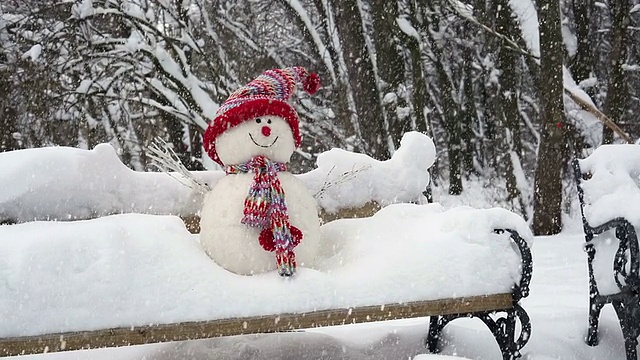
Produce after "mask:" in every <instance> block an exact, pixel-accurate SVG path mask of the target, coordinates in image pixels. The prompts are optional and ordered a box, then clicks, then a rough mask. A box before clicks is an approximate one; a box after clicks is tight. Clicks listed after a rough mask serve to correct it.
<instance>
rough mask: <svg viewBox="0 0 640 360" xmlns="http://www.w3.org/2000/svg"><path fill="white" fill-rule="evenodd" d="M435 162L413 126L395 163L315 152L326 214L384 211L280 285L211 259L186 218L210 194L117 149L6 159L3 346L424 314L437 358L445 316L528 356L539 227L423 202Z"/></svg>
mask: <svg viewBox="0 0 640 360" xmlns="http://www.w3.org/2000/svg"><path fill="white" fill-rule="evenodd" d="M434 157H435V148H434V147H433V143H432V142H431V140H430V139H428V138H426V137H425V136H424V135H421V134H418V133H408V134H406V135H405V137H404V138H403V141H402V143H401V147H400V148H399V149H398V150H397V151H396V152H395V153H394V155H393V157H392V159H390V160H387V161H382V162H381V161H376V160H373V159H371V158H369V157H366V156H364V155H362V154H354V153H350V152H347V151H344V150H339V149H333V150H331V151H329V152H326V153H324V154H321V155H320V156H319V158H318V163H317V169H315V170H313V171H311V172H309V173H306V174H302V175H299V176H300V179H301V180H302V181H303V182H304V183H305V184H307V185H308V187H309V189H310V190H311V192H312V193H313V194H316V199H317V200H318V203H319V205H320V207H321V208H322V209H323V210H324V211H325V212H326V213H327V214H330V215H331V217H333V218H335V217H336V214H337V213H338V212H339V211H342V210H343V209H349V208H361V207H362V206H365V207H366V209H367V211H368V212H369V213H368V214H366V215H371V214H372V213H374V212H376V210H378V208H379V207H380V206H382V207H383V209H382V210H380V211H378V212H377V213H376V214H375V215H374V216H372V217H369V218H361V219H342V220H336V221H331V222H327V223H325V224H324V225H323V226H322V227H321V229H320V230H321V235H322V236H323V239H324V240H325V241H324V244H325V248H324V252H323V260H322V261H321V262H319V264H317V266H315V267H314V268H313V269H310V268H307V267H304V266H302V267H301V269H300V271H299V272H298V273H297V274H296V276H295V277H294V278H292V279H288V280H285V279H282V278H280V277H279V276H277V275H274V274H262V275H256V276H238V275H235V274H232V273H230V272H228V271H226V270H224V269H222V268H221V267H219V266H217V265H216V264H215V263H214V262H213V261H211V259H210V258H209V257H207V256H206V255H205V253H204V251H203V250H202V248H201V247H200V245H199V242H198V235H197V234H192V233H190V232H188V231H187V229H186V228H185V225H184V224H183V221H182V220H181V219H180V218H179V217H178V216H180V217H181V218H183V219H193V218H194V216H196V215H197V212H198V209H199V208H200V206H201V200H202V199H201V197H202V194H201V193H200V192H198V191H197V189H192V188H189V187H187V186H183V185H180V183H179V182H178V181H176V180H174V179H172V178H171V177H169V176H168V175H167V174H163V173H140V172H134V171H131V170H130V169H128V168H126V167H125V166H124V165H123V164H122V163H121V162H120V160H119V159H118V157H117V156H116V154H115V152H114V150H113V148H111V147H110V146H108V145H100V146H98V147H96V148H95V149H94V150H91V151H88V150H80V149H71V148H48V149H30V150H24V151H15V152H8V153H2V154H0V167H2V168H3V172H2V173H0V221H3V220H8V222H11V223H16V224H14V225H5V226H0V325H1V326H0V356H10V355H19V354H31V353H42V352H54V351H62V350H74V349H85V348H97V347H107V346H109V347H112V346H125V345H134V344H146V343H154V342H163V341H179V340H189V339H201V338H211V337H217V336H227V335H239V334H250V333H258V332H260V333H268V332H279V331H290V330H296V329H304V328H312V327H318V326H331V325H341V324H351V323H357V322H368V321H381V320H389V319H400V318H410V317H425V316H429V317H431V318H430V327H429V330H428V335H427V346H428V348H429V350H431V351H432V352H436V351H437V350H438V345H439V342H440V340H441V332H442V330H443V328H444V326H445V325H446V324H447V323H449V322H450V321H452V320H454V319H457V318H462V317H468V316H475V317H478V318H480V319H481V320H482V321H483V322H484V323H485V324H486V325H487V326H488V327H489V329H490V331H491V332H492V333H493V335H494V337H495V338H496V340H497V342H498V345H499V346H500V349H501V351H502V353H503V356H504V358H505V359H511V358H515V357H518V356H519V350H520V349H521V348H522V347H523V346H524V345H525V344H526V343H527V341H528V339H529V334H530V329H531V326H530V323H529V319H528V316H527V314H526V312H525V311H524V309H523V308H522V307H521V306H520V305H519V301H520V299H521V298H522V297H524V296H527V294H528V292H529V281H530V279H531V269H532V264H531V254H530V251H529V247H528V242H529V241H530V240H531V239H532V235H531V233H530V231H529V229H528V227H527V224H526V223H525V222H524V221H523V220H522V218H520V217H519V216H517V215H515V214H513V213H510V212H508V211H506V210H503V209H486V210H478V209H472V208H458V209H453V210H448V211H445V210H444V209H443V208H442V207H441V206H439V205H437V204H425V201H424V197H423V196H422V194H421V193H422V191H423V190H424V188H425V186H426V184H427V183H428V181H429V174H428V172H427V171H426V170H427V168H428V167H429V166H430V164H432V163H433V160H434ZM195 176H196V177H199V178H200V179H201V180H202V181H205V182H207V183H209V184H212V183H214V182H215V181H217V179H219V178H220V177H221V176H224V175H223V173H222V172H215V171H212V172H202V173H197V174H195ZM409 203H413V204H409ZM114 214H118V215H114ZM361 215H362V214H358V216H361ZM358 216H357V217H358ZM337 217H340V216H337ZM42 220H47V221H42ZM50 220H56V221H50ZM62 220H64V221H62ZM518 323H519V326H518ZM425 331H426V329H425Z"/></svg>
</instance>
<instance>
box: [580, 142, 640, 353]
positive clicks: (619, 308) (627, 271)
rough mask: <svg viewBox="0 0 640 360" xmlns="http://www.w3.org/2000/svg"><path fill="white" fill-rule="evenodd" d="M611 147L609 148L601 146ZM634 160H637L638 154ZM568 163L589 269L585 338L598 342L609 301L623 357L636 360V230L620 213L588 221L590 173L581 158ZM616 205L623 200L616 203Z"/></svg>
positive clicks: (639, 297) (639, 315) (639, 314)
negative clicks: (603, 309) (586, 187)
mask: <svg viewBox="0 0 640 360" xmlns="http://www.w3.org/2000/svg"><path fill="white" fill-rule="evenodd" d="M624 146H629V145H624ZM631 146H633V145H631ZM611 150H613V148H607V149H605V151H611ZM596 151H598V150H596ZM611 155H613V154H611ZM636 160H637V161H640V158H638V159H636ZM572 166H573V170H574V174H575V181H576V186H577V191H578V198H579V201H580V210H581V215H582V225H583V229H584V235H585V245H584V250H585V252H586V253H587V263H588V269H589V330H588V334H587V337H586V342H587V344H588V345H590V346H595V345H597V344H598V321H599V317H600V312H601V310H602V308H603V307H604V306H605V305H607V304H611V305H612V306H613V308H614V309H615V311H616V314H617V316H618V320H619V321H620V327H621V329H622V334H623V336H624V340H625V350H626V356H627V359H628V360H636V359H637V358H638V357H637V356H638V355H637V350H636V348H637V346H638V336H640V277H639V275H640V273H639V268H640V258H639V256H640V255H639V249H638V237H637V230H636V228H635V226H634V225H633V224H632V222H631V221H629V220H628V219H626V218H625V217H620V216H616V217H614V218H611V219H607V220H606V221H598V223H596V224H592V223H591V222H590V221H589V219H588V216H587V215H588V211H590V210H592V209H591V206H592V205H593V204H592V200H593V199H592V197H591V194H589V193H588V191H586V190H585V185H586V184H588V182H589V181H590V180H591V179H592V177H593V175H594V174H593V173H591V171H588V170H587V171H585V170H583V169H582V168H581V160H578V159H575V160H574V161H573V162H572ZM619 206H624V204H623V203H620V204H619ZM603 262H605V263H604V264H603ZM611 284H615V285H613V286H611ZM612 287H614V288H613V289H612Z"/></svg>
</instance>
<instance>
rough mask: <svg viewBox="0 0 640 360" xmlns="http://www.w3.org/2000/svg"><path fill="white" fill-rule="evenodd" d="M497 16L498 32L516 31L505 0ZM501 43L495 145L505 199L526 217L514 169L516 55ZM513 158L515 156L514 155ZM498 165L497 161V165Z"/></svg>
mask: <svg viewBox="0 0 640 360" xmlns="http://www.w3.org/2000/svg"><path fill="white" fill-rule="evenodd" d="M499 4H500V8H499V11H498V17H497V26H496V28H497V30H498V32H499V33H501V34H513V33H515V32H516V31H518V28H517V24H516V23H515V22H514V21H513V18H512V15H511V8H510V7H509V4H508V1H506V0H501V1H500V2H499ZM505 45H506V44H501V46H500V48H499V49H498V68H499V69H500V71H501V74H500V86H501V88H500V93H499V94H498V96H496V100H497V102H498V103H499V106H498V108H497V111H496V114H497V116H498V127H499V129H497V130H498V131H497V133H496V140H497V141H498V144H497V147H498V148H500V149H502V151H501V153H502V154H504V156H505V157H506V159H505V161H502V162H501V163H502V164H503V165H504V171H505V174H504V176H505V179H506V180H507V192H508V197H507V200H508V201H510V202H515V203H516V204H517V207H518V208H519V211H520V214H521V215H523V216H524V217H525V218H526V217H527V211H526V204H525V202H524V199H523V194H522V192H521V191H520V188H521V186H522V185H524V184H518V176H517V175H516V174H515V171H519V168H520V156H521V155H522V144H521V142H520V137H521V135H520V112H519V111H518V89H517V69H518V58H517V56H518V55H517V54H516V53H515V52H514V51H513V50H511V49H508V48H506V46H505ZM514 157H515V158H514ZM498 166H500V164H499V165H498Z"/></svg>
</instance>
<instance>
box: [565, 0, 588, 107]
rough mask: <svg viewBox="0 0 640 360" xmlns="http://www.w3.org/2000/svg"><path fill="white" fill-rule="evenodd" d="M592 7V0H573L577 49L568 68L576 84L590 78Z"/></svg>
mask: <svg viewBox="0 0 640 360" xmlns="http://www.w3.org/2000/svg"><path fill="white" fill-rule="evenodd" d="M592 7H593V0H573V16H574V17H575V25H576V40H577V41H576V42H577V48H576V54H575V55H574V56H573V58H572V59H571V60H570V64H569V68H570V69H571V74H572V75H573V78H574V79H575V80H576V82H577V83H580V81H583V80H586V79H588V78H589V77H590V76H591V71H592V67H593V63H594V56H593V49H592V48H591V36H590V35H591V31H590V30H591V9H592ZM590 95H591V94H590Z"/></svg>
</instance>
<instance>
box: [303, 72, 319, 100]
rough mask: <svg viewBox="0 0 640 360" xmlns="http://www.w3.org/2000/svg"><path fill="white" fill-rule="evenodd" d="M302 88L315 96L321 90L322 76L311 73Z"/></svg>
mask: <svg viewBox="0 0 640 360" xmlns="http://www.w3.org/2000/svg"><path fill="white" fill-rule="evenodd" d="M302 88H303V89H304V91H306V92H308V93H309V94H311V95H313V94H315V93H316V91H318V89H320V76H318V74H316V73H310V74H309V76H307V78H306V79H305V80H304V83H303V84H302Z"/></svg>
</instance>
